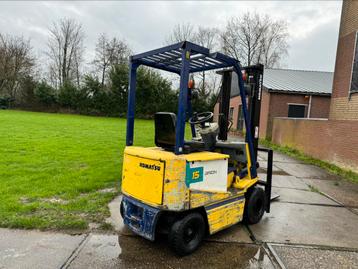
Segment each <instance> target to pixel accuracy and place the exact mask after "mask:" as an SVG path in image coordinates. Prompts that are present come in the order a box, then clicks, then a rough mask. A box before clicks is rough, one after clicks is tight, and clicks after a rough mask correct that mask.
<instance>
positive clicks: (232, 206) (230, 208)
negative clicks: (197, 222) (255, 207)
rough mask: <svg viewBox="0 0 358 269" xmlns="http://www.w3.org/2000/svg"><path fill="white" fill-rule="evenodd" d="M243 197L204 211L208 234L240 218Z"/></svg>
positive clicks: (241, 215) (243, 201) (242, 208)
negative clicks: (206, 218)
mask: <svg viewBox="0 0 358 269" xmlns="http://www.w3.org/2000/svg"><path fill="white" fill-rule="evenodd" d="M244 204H245V199H239V200H236V201H233V202H231V203H227V204H224V205H222V206H218V207H215V208H213V209H209V210H207V211H206V213H207V217H208V224H209V232H210V234H213V233H216V232H218V231H220V230H222V229H225V228H226V227H229V226H231V225H233V224H235V223H238V222H239V221H241V220H242V217H243V213H244Z"/></svg>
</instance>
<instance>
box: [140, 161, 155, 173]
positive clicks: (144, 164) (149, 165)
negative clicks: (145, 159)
mask: <svg viewBox="0 0 358 269" xmlns="http://www.w3.org/2000/svg"><path fill="white" fill-rule="evenodd" d="M139 166H140V167H142V168H145V169H149V170H154V171H160V166H158V165H155V164H147V163H139Z"/></svg>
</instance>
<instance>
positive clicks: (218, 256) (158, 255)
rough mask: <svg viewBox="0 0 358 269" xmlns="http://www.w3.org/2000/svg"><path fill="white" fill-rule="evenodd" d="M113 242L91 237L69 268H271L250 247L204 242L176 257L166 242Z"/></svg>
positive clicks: (264, 257)
mask: <svg viewBox="0 0 358 269" xmlns="http://www.w3.org/2000/svg"><path fill="white" fill-rule="evenodd" d="M112 237H113V238H112ZM117 243H119V244H118V245H117V244H116V243H115V239H114V236H109V237H106V238H101V236H95V237H91V239H90V240H89V242H88V243H87V244H86V245H85V246H84V248H83V249H82V250H81V251H80V253H79V254H78V256H77V257H76V259H75V260H74V261H73V262H72V263H71V264H70V266H69V268H76V269H78V268H81V269H82V268H86V269H87V268H106V269H107V268H269V269H270V268H274V266H273V264H272V263H271V261H270V259H269V257H268V256H267V255H266V254H265V252H264V251H263V249H261V248H260V247H259V246H257V245H254V244H252V245H240V244H237V243H217V242H204V244H203V245H202V246H201V247H200V248H199V249H198V250H197V251H196V252H195V253H193V254H192V255H189V256H185V257H181V258H179V257H177V256H176V255H175V254H174V253H173V252H172V251H171V250H170V249H169V248H168V245H167V242H166V240H159V241H156V242H150V241H148V240H145V239H143V238H140V237H132V236H122V235H119V237H117ZM106 249H107V250H108V251H109V252H110V253H111V255H107V253H106V251H105V250H106Z"/></svg>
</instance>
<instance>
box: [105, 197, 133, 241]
mask: <svg viewBox="0 0 358 269" xmlns="http://www.w3.org/2000/svg"><path fill="white" fill-rule="evenodd" d="M121 201H122V196H121V195H119V196H118V197H116V198H115V199H113V200H112V201H111V202H110V203H109V204H108V207H109V211H110V213H111V216H110V217H109V218H107V219H106V222H107V223H109V224H112V226H113V228H114V230H115V231H116V232H118V233H120V234H122V235H132V236H137V235H136V234H135V233H133V232H132V231H131V230H129V229H128V227H127V226H125V225H124V223H123V218H122V216H121V213H120V206H121Z"/></svg>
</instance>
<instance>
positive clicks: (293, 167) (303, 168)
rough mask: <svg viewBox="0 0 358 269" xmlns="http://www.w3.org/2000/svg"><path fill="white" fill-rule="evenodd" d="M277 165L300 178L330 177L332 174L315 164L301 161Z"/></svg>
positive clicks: (276, 164)
mask: <svg viewBox="0 0 358 269" xmlns="http://www.w3.org/2000/svg"><path fill="white" fill-rule="evenodd" d="M275 166H277V167H278V168H280V169H282V170H283V171H285V172H286V173H288V174H290V175H292V176H295V177H299V178H320V179H324V178H329V177H331V176H332V175H331V174H329V173H328V172H326V171H325V170H323V169H322V168H319V167H317V166H314V165H309V164H300V163H279V162H277V163H275Z"/></svg>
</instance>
